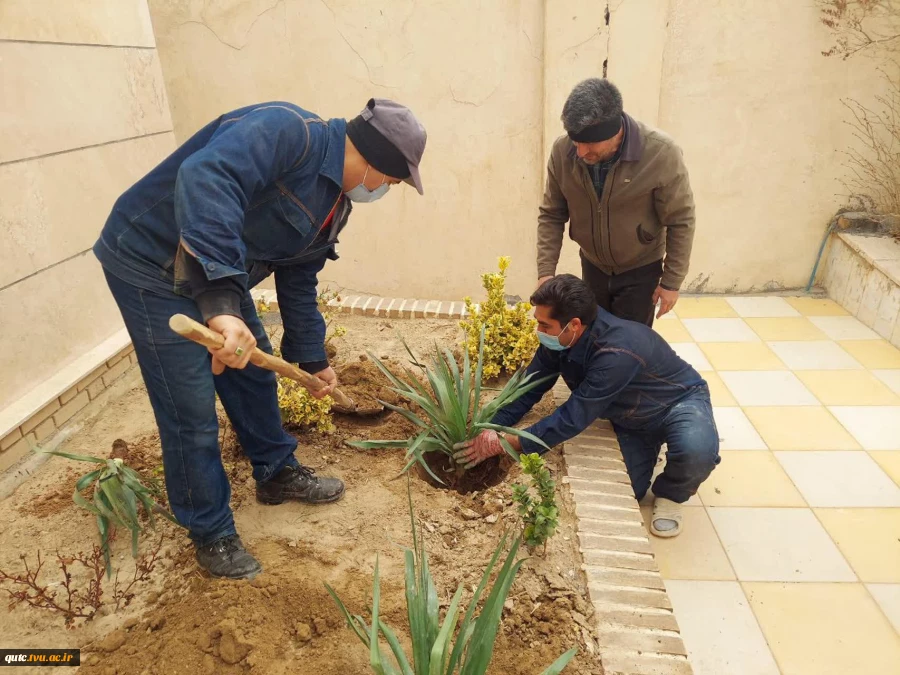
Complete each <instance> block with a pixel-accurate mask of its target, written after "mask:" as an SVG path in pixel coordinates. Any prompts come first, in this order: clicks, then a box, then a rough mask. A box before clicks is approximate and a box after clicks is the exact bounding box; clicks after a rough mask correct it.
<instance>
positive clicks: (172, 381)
mask: <svg viewBox="0 0 900 675" xmlns="http://www.w3.org/2000/svg"><path fill="white" fill-rule="evenodd" d="M106 281H107V283H108V284H109V289H110V291H112V295H113V298H115V301H116V303H117V304H118V305H119V310H120V311H121V312H122V318H123V319H124V320H125V326H126V328H127V329H128V334H129V335H130V336H131V340H132V342H133V344H134V351H135V354H136V355H137V359H138V363H139V364H140V367H141V374H142V375H143V377H144V383H145V384H146V385H147V393H148V394H149V395H150V403H151V405H152V406H153V413H154V415H155V416H156V424H157V426H158V427H159V438H160V442H161V444H162V456H163V468H164V469H165V477H166V492H167V493H168V496H169V504H170V505H171V507H172V512H173V514H174V515H175V517H176V518H177V519H178V522H179V523H181V524H182V525H183V526H184V527H185V528H187V530H188V534H189V535H190V537H191V539H193V540H194V542H195V543H196V544H197V545H199V546H204V545H206V544H210V543H212V542H214V541H216V540H217V539H221V538H222V537H225V536H228V535H231V534H235V532H236V531H235V528H234V517H233V514H232V512H231V506H230V505H229V501H230V499H231V486H230V485H229V483H228V477H227V476H226V474H225V468H224V467H223V466H222V456H221V452H220V449H219V422H218V418H217V416H216V394H218V395H219V399H220V400H221V401H222V405H223V406H224V408H225V412H226V413H227V414H228V418H229V419H230V420H231V423H232V425H233V426H234V430H235V432H236V433H237V437H238V440H239V441H240V443H241V447H242V448H243V451H244V454H245V455H247V457H249V459H250V463H251V464H252V466H253V477H254V478H255V479H256V480H257V481H265V480H267V479H269V478H271V477H272V476H274V475H275V474H276V473H278V472H279V471H280V470H281V469H282V468H284V467H285V466H287V465H288V464H291V465H296V464H297V460H296V459H295V458H294V450H296V448H297V441H296V439H295V438H294V437H292V436H291V435H290V434H288V433H287V432H285V431H284V429H283V428H282V426H281V413H280V411H279V409H278V396H277V390H276V385H275V374H274V373H272V372H270V371H268V370H263V369H262V368H258V367H256V366H254V365H252V364H251V365H248V366H247V367H246V368H245V369H244V370H232V369H230V368H227V369H226V370H225V372H224V373H222V374H221V375H213V373H212V369H211V357H210V355H209V352H208V351H207V350H206V348H205V347H201V346H200V345H198V344H195V343H194V342H191V341H190V340H187V339H186V338H183V337H181V336H180V335H177V334H175V333H174V332H173V331H172V330H171V329H170V328H169V318H170V317H171V316H172V315H173V314H178V313H181V314H186V315H187V316H189V317H191V318H192V319H195V320H197V321H200V322H201V323H202V321H203V319H202V317H201V316H200V312H199V310H198V309H197V305H196V304H195V303H194V301H193V300H191V299H190V298H185V297H181V296H178V295H175V294H174V293H172V294H171V295H162V294H159V293H157V292H155V291H148V290H144V289H142V288H138V287H137V286H133V285H131V284H129V283H127V282H125V281H122V280H121V279H119V278H118V277H115V276H113V275H112V274H110V273H109V272H106ZM241 313H242V314H243V318H244V321H245V322H246V324H247V326H248V327H249V328H250V330H251V331H252V332H253V335H254V337H256V341H257V345H258V346H259V348H260V349H262V350H263V351H266V352H269V353H271V352H272V345H271V344H270V343H269V339H268V336H267V335H266V332H265V330H264V329H263V326H262V323H260V320H259V317H258V316H257V315H256V308H255V306H254V304H253V300H252V299H251V298H250V294H249V293H246V294H245V295H244V298H243V300H242V302H241Z"/></svg>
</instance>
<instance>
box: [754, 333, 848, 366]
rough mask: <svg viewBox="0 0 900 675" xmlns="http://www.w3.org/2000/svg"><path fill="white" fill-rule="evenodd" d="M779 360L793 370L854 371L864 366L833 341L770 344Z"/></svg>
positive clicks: (799, 341)
mask: <svg viewBox="0 0 900 675" xmlns="http://www.w3.org/2000/svg"><path fill="white" fill-rule="evenodd" d="M769 347H771V348H772V351H774V352H775V353H776V354H778V356H779V358H781V360H782V361H784V363H785V364H786V365H787V367H788V368H790V369H791V370H853V369H861V368H862V364H860V363H859V361H857V360H856V359H854V358H853V357H852V356H850V355H849V354H848V353H847V352H846V351H844V350H843V349H841V347H840V345H838V344H837V343H835V342H832V341H831V340H829V341H827V342H821V341H820V342H804V341H802V340H798V341H794V342H770V343H769Z"/></svg>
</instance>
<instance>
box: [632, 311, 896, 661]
mask: <svg viewBox="0 0 900 675" xmlns="http://www.w3.org/2000/svg"><path fill="white" fill-rule="evenodd" d="M685 300H688V302H685V303H684V304H683V305H682V304H679V305H677V306H676V308H675V316H671V317H670V318H669V319H668V321H673V320H675V319H677V320H678V321H676V322H675V323H672V324H670V325H669V326H668V327H667V328H665V329H661V330H660V333H661V334H662V335H664V336H668V337H667V339H670V340H671V341H672V342H677V343H678V344H677V345H673V346H675V348H676V349H677V351H678V352H679V353H681V354H683V355H684V357H685V358H686V360H688V361H690V362H691V363H693V364H694V365H695V366H696V367H698V369H700V370H703V371H704V373H703V376H704V377H705V378H706V379H707V381H708V382H709V383H710V388H711V392H712V396H713V402H714V406H715V407H714V409H713V410H714V414H715V418H716V425H717V427H718V430H719V436H720V439H721V440H720V448H721V457H722V463H721V464H720V465H719V466H718V467H717V468H716V470H715V471H714V472H713V474H712V476H711V477H710V478H709V479H708V480H707V481H706V482H705V483H704V484H703V486H701V488H700V493H699V497H700V499H693V500H691V502H690V504H695V505H692V506H686V507H685V509H684V514H685V515H684V523H685V530H684V532H683V533H682V534H681V536H679V537H676V538H674V539H657V538H655V537H651V544H652V547H653V550H654V553H655V555H656V559H657V563H658V565H659V568H660V572H661V574H662V576H663V578H664V579H665V581H666V586H667V588H668V589H669V595H670V598H671V599H672V603H673V606H674V607H675V613H676V618H677V619H678V621H679V625H680V626H681V629H682V634H683V637H684V641H685V646H686V647H687V650H688V652H689V654H690V656H691V659H692V662H693V666H694V671H695V672H696V673H697V675H732V674H734V675H744V674H745V673H746V674H750V673H753V674H759V675H768V674H769V673H772V674H773V675H774V674H775V673H782V674H783V675H788V674H790V675H830V674H834V675H857V674H859V675H869V674H870V673H871V674H872V675H900V399H898V395H900V351H898V350H896V349H894V348H893V347H891V346H890V345H889V344H887V343H886V342H885V341H884V340H881V339H879V338H878V337H877V336H876V335H875V334H874V333H873V332H872V331H871V330H869V329H868V328H866V327H865V326H864V325H863V324H862V323H860V322H859V321H858V320H857V319H855V318H854V317H852V316H848V315H847V313H846V312H845V311H844V310H843V309H842V308H841V307H840V306H838V305H836V304H835V303H833V302H831V301H829V300H824V299H814V298H771V297H766V298H712V297H710V298H685ZM679 309H680V310H681V311H682V315H679ZM792 310H795V311H792ZM798 315H799V316H798ZM839 341H840V343H839ZM642 513H644V514H645V517H646V514H647V513H649V508H648V507H645V508H644V509H643V510H642Z"/></svg>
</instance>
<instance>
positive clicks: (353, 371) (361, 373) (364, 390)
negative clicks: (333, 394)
mask: <svg viewBox="0 0 900 675" xmlns="http://www.w3.org/2000/svg"><path fill="white" fill-rule="evenodd" d="M388 364H389V367H390V365H392V364H391V362H390V361H388ZM398 370H399V368H398ZM337 376H338V382H339V383H340V388H341V389H342V390H343V391H344V393H346V394H347V395H348V396H350V398H352V399H353V400H354V401H356V402H357V403H358V404H360V405H361V406H364V407H371V406H374V405H377V404H378V401H385V402H386V403H390V404H392V405H403V403H404V399H403V398H402V397H401V396H400V395H399V394H397V392H395V391H393V389H392V386H393V385H392V384H391V382H390V380H388V378H387V377H385V375H384V373H382V372H381V371H380V370H378V366H376V365H375V364H374V363H372V361H370V360H369V359H368V358H367V357H365V356H362V357H360V360H359V361H353V362H351V363H347V364H345V365H342V366H339V367H338V368H337Z"/></svg>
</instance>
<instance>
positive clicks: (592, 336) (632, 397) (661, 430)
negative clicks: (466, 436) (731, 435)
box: [455, 274, 719, 537]
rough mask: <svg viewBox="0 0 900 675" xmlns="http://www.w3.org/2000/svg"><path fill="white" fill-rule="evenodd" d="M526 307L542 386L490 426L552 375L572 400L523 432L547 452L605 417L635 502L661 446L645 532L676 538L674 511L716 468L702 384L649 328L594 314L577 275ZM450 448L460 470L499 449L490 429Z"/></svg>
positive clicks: (524, 444) (526, 406)
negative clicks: (662, 461)
mask: <svg viewBox="0 0 900 675" xmlns="http://www.w3.org/2000/svg"><path fill="white" fill-rule="evenodd" d="M531 304H532V305H534V308H535V309H534V316H535V318H536V319H537V322H538V327H537V329H538V337H539V338H540V341H541V346H540V347H538V350H537V353H536V354H535V355H534V359H533V360H532V361H531V364H530V365H529V366H528V369H527V372H528V373H533V374H534V377H535V379H540V378H545V377H546V378H548V379H547V380H546V381H545V382H544V383H543V384H542V385H540V386H539V387H536V388H535V389H533V390H531V391H530V392H529V393H527V394H525V395H524V396H522V397H521V398H520V399H518V400H517V401H515V402H513V403H511V404H510V405H508V406H506V407H505V408H503V409H502V410H500V411H499V412H498V413H497V414H496V416H495V417H494V419H493V420H492V421H493V423H494V424H500V425H503V426H512V425H514V424H516V423H517V422H518V421H519V420H521V419H522V417H524V416H525V414H526V413H527V412H528V411H529V410H531V408H532V407H533V406H534V405H535V404H536V403H537V402H538V401H540V400H541V397H542V396H543V395H544V394H545V393H547V392H548V391H549V390H550V389H551V388H552V387H553V385H554V384H555V383H556V381H557V380H558V379H559V376H560V375H561V376H562V378H563V380H564V381H565V383H566V385H567V386H568V387H569V389H570V390H571V391H572V395H571V396H570V397H569V399H568V400H567V401H566V402H565V403H563V404H562V405H561V406H560V407H559V408H557V410H556V411H555V412H554V413H553V414H552V415H549V416H547V417H545V418H544V419H542V420H540V421H539V422H537V423H536V424H534V425H532V426H531V427H528V429H527V431H529V432H531V433H532V434H533V435H534V436H536V437H537V438H539V439H541V440H542V441H543V442H544V443H545V444H546V445H547V447H551V448H552V447H553V446H555V445H558V444H559V443H562V442H563V441H567V440H569V439H570V438H573V437H574V436H576V435H578V434H580V433H581V432H582V431H584V430H585V429H587V428H588V427H589V426H590V425H591V424H593V423H594V421H595V420H597V419H608V420H610V421H611V422H612V425H613V429H615V432H616V436H617V437H618V439H619V446H620V447H621V450H622V458H623V459H624V461H625V467H626V469H627V470H628V475H629V477H630V478H631V486H632V489H633V490H634V496H635V498H636V499H637V500H638V501H640V500H642V499H643V498H644V496H645V495H646V494H647V491H648V490H649V489H650V481H651V478H652V477H653V469H654V467H655V466H656V462H657V458H658V457H659V453H660V449H661V446H662V444H663V443H666V445H667V447H668V450H667V452H666V466H665V469H664V470H663V472H662V473H661V474H660V475H659V476H657V478H656V480H655V481H654V482H653V488H652V491H653V495H654V503H653V515H652V517H651V523H650V531H651V532H652V533H653V534H655V535H656V536H658V537H674V536H677V535H678V534H680V532H681V525H682V516H681V505H682V504H683V503H685V502H686V501H687V500H688V499H690V497H691V495H693V494H695V493H696V492H697V488H699V487H700V484H701V483H702V482H703V481H705V480H706V479H707V478H708V477H709V474H710V473H711V472H712V470H713V469H714V468H715V467H716V465H717V464H718V463H719V434H718V431H717V430H716V423H715V420H714V419H713V411H712V404H711V403H710V396H709V388H708V387H707V384H706V382H705V381H704V380H703V378H702V377H700V375H699V374H698V373H697V371H696V370H694V369H693V368H692V367H691V366H690V365H688V364H687V363H685V362H684V361H683V360H682V359H681V358H679V356H678V355H677V354H676V353H675V352H674V351H673V350H672V348H671V347H670V346H669V345H668V343H667V342H666V341H665V340H663V338H662V337H660V336H659V335H658V334H657V333H656V332H654V331H653V330H652V329H650V328H648V327H647V326H646V325H644V324H642V323H637V322H635V321H626V320H624V319H618V318H616V317H615V316H613V315H612V314H610V313H609V312H607V311H606V310H604V309H603V308H601V307H598V306H597V300H596V297H595V296H594V293H593V291H592V290H591V289H590V287H589V286H588V285H587V284H586V283H585V282H584V281H582V280H581V279H579V278H578V277H575V276H573V275H571V274H561V275H559V276H556V277H553V278H551V279H550V280H548V281H546V282H545V283H544V284H543V285H542V286H541V287H540V288H538V290H537V291H535V292H534V295H532V296H531ZM505 438H506V440H507V441H508V442H509V444H510V445H511V446H512V447H513V448H514V449H515V450H516V451H518V452H528V453H531V452H537V453H543V452H546V448H544V447H542V446H541V445H539V444H538V443H535V442H534V441H532V440H529V439H523V438H519V437H518V436H513V435H509V434H508V435H506V436H505ZM457 450H458V452H457V453H456V455H455V456H456V459H457V461H458V462H461V463H464V464H466V465H467V467H468V466H474V465H475V464H478V463H479V462H481V461H484V460H485V459H487V458H488V457H492V456H494V455H499V454H501V453H502V452H503V447H502V444H501V442H500V438H499V436H498V434H497V432H495V431H483V432H482V433H481V434H480V435H479V436H476V437H475V438H474V439H473V440H471V441H468V442H467V443H462V444H460V445H459V446H458V447H457Z"/></svg>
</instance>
